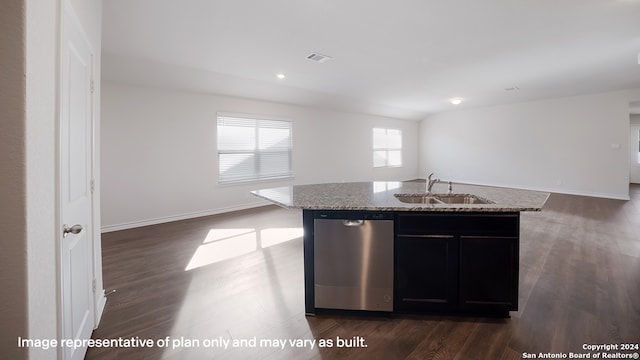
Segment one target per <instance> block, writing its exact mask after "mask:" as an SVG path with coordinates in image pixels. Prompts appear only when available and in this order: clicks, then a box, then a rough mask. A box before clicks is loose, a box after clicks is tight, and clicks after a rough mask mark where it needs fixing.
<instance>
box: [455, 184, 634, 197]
mask: <svg viewBox="0 0 640 360" xmlns="http://www.w3.org/2000/svg"><path fill="white" fill-rule="evenodd" d="M453 181H454V182H458V183H461V184H473V185H481V186H495V187H507V188H513V189H521V190H533V191H544V192H549V193H557V194H566V195H577V196H588V197H597V198H604V199H613V200H631V198H630V197H629V195H620V194H605V193H594V192H583V191H575V190H571V189H558V188H544V187H528V186H522V185H513V184H496V183H481V182H477V181H464V180H453Z"/></svg>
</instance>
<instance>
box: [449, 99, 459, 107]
mask: <svg viewBox="0 0 640 360" xmlns="http://www.w3.org/2000/svg"><path fill="white" fill-rule="evenodd" d="M449 101H451V103H452V104H453V105H460V104H462V99H461V98H453V99H451V100H449Z"/></svg>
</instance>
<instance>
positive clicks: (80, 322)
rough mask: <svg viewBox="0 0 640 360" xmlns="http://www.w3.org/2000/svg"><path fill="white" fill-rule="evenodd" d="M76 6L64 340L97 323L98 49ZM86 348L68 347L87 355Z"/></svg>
mask: <svg viewBox="0 0 640 360" xmlns="http://www.w3.org/2000/svg"><path fill="white" fill-rule="evenodd" d="M83 34H84V33H83V31H82V28H81V27H80V25H79V23H78V21H77V19H76V18H75V16H74V15H73V13H72V11H70V10H68V9H66V7H65V12H64V14H63V17H62V41H61V47H60V48H61V78H60V80H61V93H60V117H61V118H60V204H61V222H62V224H64V225H62V232H63V234H62V235H61V238H60V239H61V240H60V257H61V262H60V269H61V271H60V272H61V286H62V299H61V316H62V338H63V339H88V338H90V337H91V332H92V331H93V327H94V322H95V320H94V311H93V278H94V275H93V263H94V262H93V237H92V233H93V232H92V230H93V229H92V206H93V205H92V202H93V194H92V172H93V171H92V158H93V154H92V151H93V136H92V135H93V118H92V114H93V109H92V105H93V104H92V103H93V101H92V78H93V76H92V74H93V52H92V50H91V46H90V45H89V42H88V41H86V38H85V37H84V36H83ZM86 350H87V349H86V347H79V348H76V349H74V348H73V347H71V348H69V347H65V348H63V358H64V359H83V358H84V355H85V352H86Z"/></svg>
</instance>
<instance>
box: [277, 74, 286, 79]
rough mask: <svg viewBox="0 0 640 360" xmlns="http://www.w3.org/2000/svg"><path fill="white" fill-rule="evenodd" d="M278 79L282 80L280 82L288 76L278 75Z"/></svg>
mask: <svg viewBox="0 0 640 360" xmlns="http://www.w3.org/2000/svg"><path fill="white" fill-rule="evenodd" d="M276 77H277V78H278V79H280V80H282V79H284V78H286V76H284V74H278V75H276Z"/></svg>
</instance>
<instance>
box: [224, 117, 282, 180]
mask: <svg viewBox="0 0 640 360" xmlns="http://www.w3.org/2000/svg"><path fill="white" fill-rule="evenodd" d="M291 154H292V142H291V121H285V120H269V119H255V118H249V117H234V116H220V115H218V182H219V183H234V182H241V181H251V180H266V179H278V178H287V177H291V176H293V171H292V169H291Z"/></svg>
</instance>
